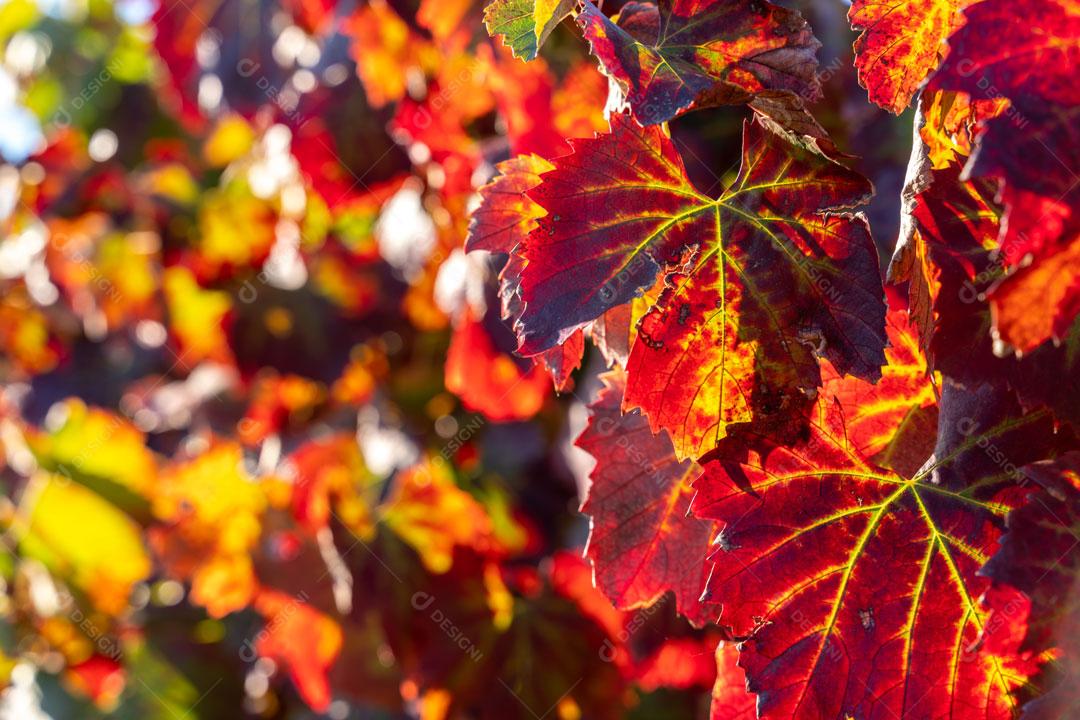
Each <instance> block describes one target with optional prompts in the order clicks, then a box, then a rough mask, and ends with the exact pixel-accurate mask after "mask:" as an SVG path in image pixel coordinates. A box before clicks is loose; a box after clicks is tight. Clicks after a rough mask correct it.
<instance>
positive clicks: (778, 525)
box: [693, 385, 1054, 718]
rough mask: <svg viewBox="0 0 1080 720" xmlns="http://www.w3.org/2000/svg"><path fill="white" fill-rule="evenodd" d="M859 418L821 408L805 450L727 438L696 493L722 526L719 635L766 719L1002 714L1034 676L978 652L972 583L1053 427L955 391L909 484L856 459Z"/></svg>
mask: <svg viewBox="0 0 1080 720" xmlns="http://www.w3.org/2000/svg"><path fill="white" fill-rule="evenodd" d="M888 392H889V391H888V390H883V393H882V396H881V399H882V400H885V399H887V398H888ZM866 400H867V398H863V402H866ZM857 412H858V406H856V407H849V406H845V405H843V404H842V403H841V402H840V401H838V400H837V399H835V398H824V397H823V398H822V399H821V400H820V401H819V406H818V409H817V411H816V413H815V420H814V423H813V424H812V425H811V428H810V437H809V438H808V439H807V440H806V441H805V442H803V443H801V444H797V445H792V446H787V447H776V446H774V445H772V444H770V443H769V442H768V440H767V439H764V438H759V437H750V436H746V437H742V438H739V439H737V440H736V439H735V438H732V440H730V441H728V443H727V450H729V451H730V452H729V454H728V455H727V457H725V458H723V459H721V460H718V462H717V463H715V464H711V465H710V466H708V467H707V474H706V475H705V476H704V477H703V478H702V479H701V480H699V481H698V482H697V483H696V485H695V487H696V488H697V490H698V496H697V498H696V499H695V502H694V506H693V510H694V512H695V514H697V515H698V516H700V517H705V518H709V519H713V520H716V521H718V522H721V523H723V529H722V530H721V532H720V536H719V539H718V541H717V546H718V550H717V551H716V553H715V556H714V558H713V559H714V561H716V563H717V564H716V572H714V574H713V576H712V577H711V578H710V581H709V588H708V590H709V594H710V598H711V600H712V601H714V602H721V603H723V606H724V611H723V614H722V615H721V620H720V621H721V623H724V624H730V625H732V626H733V630H734V632H735V633H737V634H748V635H749V636H750V637H749V639H747V640H746V641H745V642H743V643H742V645H741V653H740V661H739V664H740V666H741V667H743V668H744V669H745V670H746V673H747V683H748V687H749V688H750V690H751V691H752V692H755V693H757V694H758V712H759V716H760V717H762V718H773V717H777V718H779V717H783V718H818V717H842V716H845V715H852V716H856V717H858V716H866V717H872V716H876V715H879V714H882V713H884V714H889V713H890V712H891V713H894V714H895V715H896V716H897V717H908V716H911V715H912V714H913V713H914V714H916V715H918V714H919V713H920V712H921V711H920V710H917V709H916V708H921V707H923V703H925V704H926V705H925V707H926V708H928V709H929V708H943V707H953V708H957V710H956V711H955V713H957V714H954V715H953V717H969V716H970V717H976V716H977V717H1008V716H1010V715H1011V714H1012V713H1013V712H1014V702H1015V701H1014V699H1013V697H1012V693H1013V691H1014V690H1015V689H1016V688H1017V687H1018V686H1019V685H1022V684H1023V683H1024V682H1025V677H1026V675H1028V674H1030V673H1031V672H1032V671H1033V669H1034V667H1033V665H1032V663H1031V662H1030V661H1027V662H1025V661H1023V660H1021V659H1020V658H1018V657H1017V656H1014V655H1013V654H1002V653H992V652H990V651H989V650H987V649H985V648H983V649H980V643H979V640H980V637H982V636H983V635H984V633H985V631H986V616H987V610H986V609H985V608H982V607H980V605H979V603H978V598H979V596H980V595H981V594H982V593H983V592H984V591H985V590H986V589H987V588H988V587H989V580H987V579H985V578H982V577H980V576H978V575H977V572H978V570H979V568H980V567H981V566H982V565H983V564H984V563H985V562H986V560H987V559H988V558H989V557H990V555H992V554H993V553H994V552H995V551H996V548H997V541H998V538H999V537H1000V535H1001V528H1002V523H1003V520H1004V516H1005V514H1006V513H1007V512H1008V510H1009V509H1010V508H1011V507H1014V506H1015V504H1016V503H1017V502H1018V501H1019V497H1020V496H1021V492H1020V490H1019V487H1018V486H1017V485H1016V482H1015V477H1013V475H1011V474H1010V472H1009V468H1011V467H1013V466H1014V464H1015V465H1019V464H1022V463H1024V462H1027V461H1029V460H1035V459H1040V458H1041V457H1045V454H1046V453H1049V452H1052V449H1053V443H1054V439H1053V431H1052V424H1051V421H1050V417H1049V414H1048V413H1045V412H1042V413H1035V414H1027V415H1024V414H1022V413H1021V411H1020V408H1019V406H1018V405H1017V404H1016V402H1015V400H1014V399H1012V398H1011V397H1009V395H1008V394H1007V391H1002V390H1000V389H997V388H994V387H992V386H983V387H981V388H978V389H977V390H972V391H968V390H962V389H960V388H959V387H957V386H953V385H947V386H946V387H945V390H944V393H943V396H942V400H941V412H940V421H939V425H938V433H937V438H938V439H937V446H936V449H935V452H934V456H933V457H932V458H931V460H930V461H929V462H928V463H926V464H925V465H924V467H923V468H922V469H920V470H919V471H917V472H916V473H914V474H912V475H910V476H909V477H905V476H901V475H898V474H896V473H895V472H891V471H888V470H885V469H883V468H880V467H877V466H876V465H874V464H872V463H871V462H869V461H868V460H867V459H866V458H865V457H863V456H862V455H861V454H860V453H859V452H858V451H857V450H856V449H855V447H853V445H852V444H851V442H850V441H849V439H848V437H847V430H846V418H847V417H849V416H851V415H852V414H853V413H857ZM988 447H992V448H993V452H992V453H991V452H988V451H987V450H985V449H984V448H988ZM1006 463H1007V464H1006ZM747 486H749V487H750V488H752V492H746V491H745V490H744V489H743V488H745V487H747ZM1002 631H1003V632H1004V630H1002ZM961 708H962V709H961Z"/></svg>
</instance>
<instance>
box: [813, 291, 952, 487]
mask: <svg viewBox="0 0 1080 720" xmlns="http://www.w3.org/2000/svg"><path fill="white" fill-rule="evenodd" d="M894 302H895V301H894ZM885 332H886V333H887V334H888V338H889V346H888V347H887V348H885V357H886V358H887V360H888V364H886V365H885V367H883V368H882V371H881V379H880V380H878V382H877V383H876V384H874V385H871V384H869V383H867V382H863V381H861V380H857V379H855V378H851V377H844V376H842V375H840V374H839V373H837V372H836V371H835V370H834V369H833V368H832V366H831V365H827V364H826V365H825V366H824V367H823V372H822V379H823V382H822V386H821V394H822V395H824V396H825V397H835V398H836V399H837V400H838V401H839V402H840V404H841V405H843V406H844V407H850V408H856V409H855V411H854V412H852V413H850V414H848V415H847V416H846V417H845V418H844V421H845V427H846V429H847V439H848V441H849V442H850V443H851V445H852V448H853V449H854V450H855V451H856V452H858V453H859V454H860V455H861V456H862V457H865V458H869V459H871V460H872V461H873V462H874V463H875V464H877V465H880V466H882V467H887V468H889V469H891V470H895V471H897V472H899V473H905V472H906V473H908V474H910V473H914V472H915V471H917V470H918V469H919V467H921V466H922V464H923V462H924V461H925V460H926V458H928V457H929V456H930V453H931V452H933V449H934V433H935V429H936V427H937V392H936V390H935V388H934V384H933V382H932V379H931V377H930V370H929V369H928V368H927V364H926V357H925V356H924V355H923V352H922V350H921V348H920V347H919V341H918V337H917V336H916V334H915V331H914V328H913V327H912V326H911V322H910V320H909V319H908V314H907V311H906V310H905V309H903V308H902V307H900V308H898V309H892V310H890V311H889V314H888V315H887V316H886V318H885Z"/></svg>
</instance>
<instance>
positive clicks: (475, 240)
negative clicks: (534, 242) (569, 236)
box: [465, 155, 555, 253]
mask: <svg viewBox="0 0 1080 720" xmlns="http://www.w3.org/2000/svg"><path fill="white" fill-rule="evenodd" d="M554 167H555V166H554V165H552V164H551V163H549V162H548V161H547V160H544V159H543V158H542V157H540V156H539V155H519V156H517V157H515V158H511V159H509V160H504V161H503V162H501V163H499V164H498V165H497V166H496V168H497V169H498V171H499V174H498V176H496V177H495V179H494V180H492V181H491V182H489V183H488V184H487V185H485V186H484V187H482V188H480V205H479V206H478V207H477V208H476V210H474V211H473V213H472V217H471V218H470V220H469V234H468V237H466V239H465V250H466V252H471V251H473V250H487V251H488V252H493V253H510V252H513V250H514V248H516V247H517V246H518V245H519V244H520V243H522V242H523V241H524V240H525V238H526V237H527V236H528V234H529V233H530V232H531V231H532V230H533V229H534V228H535V227H536V220H537V218H540V217H543V215H544V209H543V208H542V207H540V206H539V205H537V204H536V203H535V202H533V201H532V200H530V199H529V198H528V196H527V195H526V194H525V192H526V191H528V190H532V189H533V188H534V187H536V186H537V185H539V184H540V176H541V175H542V174H543V173H545V172H548V171H550V170H553V169H554Z"/></svg>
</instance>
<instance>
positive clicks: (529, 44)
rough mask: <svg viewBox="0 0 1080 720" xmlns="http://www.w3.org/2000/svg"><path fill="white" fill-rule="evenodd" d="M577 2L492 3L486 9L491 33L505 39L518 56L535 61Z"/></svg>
mask: <svg viewBox="0 0 1080 720" xmlns="http://www.w3.org/2000/svg"><path fill="white" fill-rule="evenodd" d="M574 2H575V0H493V2H492V3H491V4H489V5H488V6H487V7H486V8H484V25H485V26H487V31H488V34H490V35H492V36H497V35H498V36H502V38H503V42H505V43H506V44H507V45H508V46H509V47H510V49H511V50H512V51H513V52H514V56H515V57H519V58H521V59H522V60H532V59H534V58H535V57H536V53H537V52H539V51H540V47H541V46H542V45H543V44H544V41H545V40H547V39H548V36H549V35H551V32H552V30H554V29H555V26H557V25H558V24H559V23H561V22H562V21H563V20H564V19H565V18H566V16H567V15H569V14H570V11H571V10H572V9H573V6H574Z"/></svg>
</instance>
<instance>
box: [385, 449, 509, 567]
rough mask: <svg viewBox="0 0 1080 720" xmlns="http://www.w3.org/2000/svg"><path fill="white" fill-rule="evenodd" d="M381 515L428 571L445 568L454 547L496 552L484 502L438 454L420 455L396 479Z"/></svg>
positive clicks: (450, 559)
mask: <svg viewBox="0 0 1080 720" xmlns="http://www.w3.org/2000/svg"><path fill="white" fill-rule="evenodd" d="M381 515H382V521H383V522H385V523H386V525H387V526H388V527H389V528H390V529H391V530H393V531H394V533H395V534H397V535H398V537H400V538H401V539H402V540H404V541H405V542H406V543H408V544H409V545H410V546H411V547H412V548H413V549H415V550H416V552H417V553H418V554H419V555H420V558H421V560H422V561H423V563H424V566H425V567H427V568H428V569H429V570H430V571H431V572H435V573H444V572H447V571H448V570H450V568H451V567H452V565H453V558H454V549H455V548H457V547H468V548H472V549H474V550H477V551H479V552H490V551H496V550H498V545H497V542H496V541H495V539H494V537H493V528H492V525H491V519H490V518H489V517H488V515H487V513H485V512H484V508H483V506H482V505H480V503H479V502H477V501H476V500H475V499H474V498H473V497H472V496H471V495H469V494H468V493H467V492H465V491H464V490H462V489H460V488H459V487H457V485H455V484H454V478H453V475H452V474H451V470H450V468H449V466H448V465H447V464H446V462H445V461H443V460H440V459H437V458H428V459H425V460H424V461H422V462H421V463H419V464H417V465H415V466H413V467H411V468H409V469H408V470H406V471H405V472H403V473H402V474H401V476H400V477H398V478H397V479H396V480H395V483H394V490H393V492H392V493H391V495H390V496H389V497H388V498H387V500H386V504H385V507H383V508H381Z"/></svg>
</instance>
